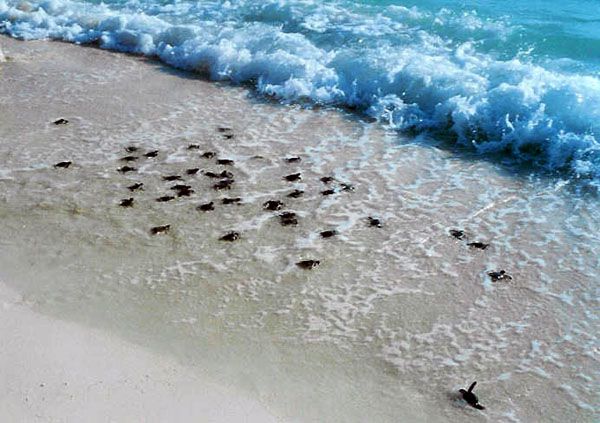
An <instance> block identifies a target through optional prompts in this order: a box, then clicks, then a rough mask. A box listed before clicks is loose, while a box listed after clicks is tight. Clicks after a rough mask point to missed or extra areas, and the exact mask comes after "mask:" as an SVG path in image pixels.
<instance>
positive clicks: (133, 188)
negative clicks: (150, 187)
mask: <svg viewBox="0 0 600 423" xmlns="http://www.w3.org/2000/svg"><path fill="white" fill-rule="evenodd" d="M143 186H144V184H143V183H141V182H138V183H137V184H133V185H129V186H128V187H127V189H128V190H129V191H137V190H140V189H143V188H142V187H143Z"/></svg>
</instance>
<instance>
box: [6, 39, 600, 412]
mask: <svg viewBox="0 0 600 423" xmlns="http://www.w3.org/2000/svg"><path fill="white" fill-rule="evenodd" d="M2 43H3V48H4V50H6V51H5V53H6V54H7V55H8V56H9V57H11V60H10V61H8V62H7V63H5V64H3V65H2V68H1V69H0V72H2V80H1V82H0V84H1V86H0V92H2V94H1V95H0V107H1V108H2V116H0V123H1V125H0V153H1V157H2V163H1V167H0V184H1V185H2V197H1V198H0V200H1V202H0V215H1V216H2V219H3V222H4V225H5V226H4V230H3V233H2V235H1V237H0V246H1V248H2V254H1V255H0V269H2V270H0V277H1V278H2V280H3V281H4V282H5V283H6V284H8V285H9V286H10V287H11V289H13V290H15V291H17V292H18V293H19V295H21V296H22V297H23V298H24V301H25V302H26V304H27V305H28V307H29V308H31V309H32V310H34V311H35V312H36V313H41V314H43V315H44V316H48V318H51V319H62V320H66V321H71V322H75V323H76V324H78V325H80V326H79V327H90V328H93V330H98V331H102V332H106V333H108V334H110V336H111V337H118V338H121V339H123V340H124V341H123V342H129V343H133V344H136V348H143V349H147V350H149V352H148V354H155V353H157V354H161V355H164V356H168V357H172V359H173V360H175V361H177V362H178V363H180V365H182V366H191V367H194V368H197V369H200V374H202V375H203V377H204V378H206V380H210V381H211V383H215V384H217V385H225V386H233V387H235V389H236V390H239V391H241V392H243V393H244V395H247V396H248V397H250V398H253V399H254V400H255V401H258V402H260V403H262V404H264V405H265V406H267V407H268V409H269V410H273V413H274V415H276V416H278V417H280V418H282V419H284V420H294V421H366V420H369V421H398V420H403V421H457V420H462V421H478V420H480V419H488V420H490V421H535V420H536V419H538V420H539V419H542V420H544V421H565V419H570V420H571V421H573V420H575V421H593V420H594V418H595V410H597V404H598V399H597V397H595V394H594V390H595V387H596V388H597V386H598V378H597V376H595V375H597V371H598V368H599V367H598V357H597V347H598V343H597V338H596V335H595V331H594V325H593V319H594V316H595V315H596V314H597V312H595V311H594V305H595V304H596V303H595V302H596V298H595V297H594V295H593V293H592V291H593V287H592V286H591V285H590V282H591V280H592V278H593V274H594V269H595V260H596V259H595V257H597V253H598V245H599V244H598V242H597V238H596V236H595V235H594V234H595V233H598V232H597V231H596V229H597V228H598V219H597V216H598V215H597V211H596V210H595V209H594V208H593V207H591V208H587V209H586V208H585V207H582V206H581V204H577V203H576V202H573V203H570V202H568V201H565V198H564V197H562V196H561V195H562V192H561V191H562V188H561V187H562V185H560V184H556V183H555V182H553V181H544V180H541V181H540V180H531V179H527V178H519V177H514V176H512V175H510V174H509V173H508V172H507V169H506V168H505V167H502V166H500V165H495V164H492V163H486V162H482V161H477V160H473V159H472V158H469V157H467V156H465V155H464V154H462V153H458V152H453V151H451V150H448V149H445V148H439V147H440V146H439V145H436V143H435V142H427V143H420V142H407V140H405V139H402V138H401V137H398V135H397V134H395V133H393V132H386V131H385V130H384V128H382V127H380V126H378V125H376V124H372V123H368V122H362V121H360V120H359V119H357V118H356V117H354V116H352V115H349V114H346V113H343V112H339V111H331V110H305V109H302V108H300V107H298V106H282V105H278V104H270V103H268V102H266V101H264V100H260V99H253V98H251V97H250V96H249V94H248V92H247V91H246V90H244V89H242V88H234V87H228V86H221V85H219V84H214V83H209V82H206V81H202V80H200V79H198V78H196V77H194V76H193V75H190V74H185V73H180V72H175V71H172V70H170V69H168V68H166V67H164V66H162V65H160V64H157V63H154V62H151V61H147V60H144V59H141V58H138V57H132V56H126V55H119V54H114V53H110V52H105V51H101V50H97V49H93V48H83V47H78V46H73V45H66V44H60V43H48V42H31V43H22V42H17V41H13V40H8V39H2ZM59 118H64V119H67V120H68V121H69V122H68V124H66V125H55V124H53V122H54V121H56V120H57V119H59ZM219 128H231V129H230V130H229V129H227V130H223V129H219ZM230 135H231V136H230ZM190 145H198V146H199V148H198V149H196V148H191V149H190V148H189V147H190ZM129 146H136V147H138V148H139V150H138V151H134V152H128V151H126V148H127V147H129ZM154 150H158V151H159V154H158V156H157V157H148V158H146V157H143V154H145V153H148V152H151V151H154ZM205 152H216V153H217V157H215V158H206V157H202V153H205ZM128 155H134V156H136V157H138V159H137V160H134V161H132V162H131V163H128V162H124V161H123V160H121V159H122V158H123V157H126V156H128ZM292 157H300V159H301V160H300V161H299V162H297V161H292V162H289V161H287V160H286V158H288V159H289V158H292ZM217 158H219V159H230V160H233V164H219V163H218V162H217V161H216V160H217ZM63 161H71V162H72V164H71V165H70V166H69V167H68V168H55V167H54V165H55V164H56V163H59V162H63ZM122 166H132V167H135V168H136V169H137V170H136V171H131V172H125V173H124V172H119V171H118V170H117V169H119V168H122ZM196 168H198V169H200V170H199V171H198V172H197V173H196V174H193V175H191V174H188V173H187V172H186V171H187V170H188V169H196ZM509 170H510V169H509ZM223 171H229V172H231V173H233V175H234V179H235V183H234V184H233V185H232V186H231V188H230V189H223V190H215V189H214V188H213V186H214V184H215V183H216V182H217V181H218V180H219V179H223V178H216V179H215V178H210V177H207V176H206V172H214V173H220V172H223ZM296 173H300V174H301V179H300V180H299V181H288V180H286V179H285V176H287V175H293V174H296ZM168 175H180V176H181V177H182V179H183V181H172V182H169V181H165V180H164V179H163V177H164V176H168ZM326 176H333V177H334V178H335V181H333V182H330V183H324V182H322V181H321V178H323V177H326ZM225 179H227V178H225ZM292 179H294V178H292ZM135 183H143V184H144V185H143V190H139V191H135V192H134V191H130V190H129V189H128V187H130V186H132V185H133V184H135ZM180 183H181V184H188V185H189V186H190V187H191V189H192V190H193V191H194V192H193V193H191V194H190V196H189V197H188V196H182V197H176V195H173V193H174V190H171V189H170V188H171V187H172V186H173V185H175V184H180ZM343 184H351V185H352V186H353V188H354V189H353V190H350V189H348V190H345V189H344V187H345V186H344V185H343ZM330 189H333V190H334V192H333V193H331V195H324V194H323V192H324V191H328V190H330ZM294 190H301V191H303V192H304V194H303V195H302V196H300V197H298V198H293V197H288V194H290V193H291V192H293V191H294ZM164 196H175V197H176V198H174V199H173V200H170V201H166V202H157V201H156V199H157V198H160V197H164ZM238 197H239V198H240V199H241V201H240V202H239V204H238V203H233V204H223V199H224V198H238ZM128 198H133V199H134V202H133V204H132V207H121V206H120V205H119V204H120V202H121V201H122V200H124V199H128ZM269 200H280V201H282V202H284V203H285V207H282V210H280V211H269V210H264V209H263V204H264V203H265V202H266V201H269ZM209 202H213V203H214V208H215V210H212V211H201V210H200V211H199V210H197V207H198V206H200V205H202V204H207V203H209ZM285 211H289V212H293V213H296V218H297V224H290V225H285V226H284V225H282V224H281V223H282V218H281V217H279V214H281V213H283V212H285ZM369 216H371V217H375V218H377V219H380V221H381V223H382V224H381V227H377V226H372V225H371V224H370V223H369V221H368V217H369ZM564 222H567V223H566V224H565V223H564ZM165 225H170V226H169V230H168V232H166V233H161V234H156V235H153V234H152V232H151V230H152V228H156V227H160V226H165ZM453 228H458V229H463V230H464V231H465V234H466V237H465V239H464V240H458V239H455V238H454V237H452V236H451V235H450V234H449V230H450V229H453ZM327 230H335V231H336V235H335V236H332V237H330V238H323V237H322V236H320V235H319V234H320V233H321V232H323V231H327ZM231 231H235V232H237V233H239V235H240V236H239V239H235V240H233V242H227V241H221V240H220V238H221V237H223V236H224V235H226V234H227V233H229V232H231ZM475 241H481V242H486V243H490V247H489V248H488V249H486V250H478V249H476V248H470V247H469V246H468V245H467V243H468V242H475ZM302 260H319V262H320V264H319V266H318V267H315V268H313V269H310V270H309V269H302V268H300V267H298V266H297V265H296V263H298V262H300V261H302ZM501 269H505V270H506V271H507V272H509V273H510V274H511V275H512V277H513V279H512V280H511V281H503V282H492V281H491V279H490V278H489V276H488V275H487V273H488V272H490V271H498V270H501ZM81 330H83V329H81ZM90 330H92V329H90ZM574 357H575V358H574ZM586 375H589V376H586ZM473 380H477V381H478V386H477V393H478V395H479V396H480V399H481V401H482V403H483V404H484V405H486V407H487V409H486V410H485V411H483V412H481V411H477V410H474V409H470V408H466V407H465V404H464V403H462V402H461V401H458V400H457V399H456V397H455V393H456V391H457V390H458V389H459V388H463V387H466V386H468V385H469V384H470V383H471V382H472V381H473Z"/></svg>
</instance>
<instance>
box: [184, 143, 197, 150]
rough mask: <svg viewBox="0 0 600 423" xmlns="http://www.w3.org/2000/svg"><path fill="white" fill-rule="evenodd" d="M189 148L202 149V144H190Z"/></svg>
mask: <svg viewBox="0 0 600 423" xmlns="http://www.w3.org/2000/svg"><path fill="white" fill-rule="evenodd" d="M187 149H188V150H200V146H199V145H198V144H190V145H188V146H187Z"/></svg>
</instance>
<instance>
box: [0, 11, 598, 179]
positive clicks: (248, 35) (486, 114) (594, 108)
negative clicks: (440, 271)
mask: <svg viewBox="0 0 600 423" xmlns="http://www.w3.org/2000/svg"><path fill="white" fill-rule="evenodd" d="M599 23H600V7H599V6H598V3H597V1H595V0H564V1H562V0H561V1H558V0H547V1H542V0H533V1H516V0H511V1H488V2H478V1H474V0H468V1H467V0H463V1H452V0H425V1H409V0H406V1H400V0H398V1H348V0H339V1H311V0H288V1H284V0H278V1H273V0H268V1H246V0H232V1H185V0H184V1H179V0H178V1H171V0H160V1H159V0H108V1H103V2H99V1H74V0H33V1H26V0H0V31H1V32H3V33H6V34H9V35H11V36H14V37H19V38H23V39H40V38H51V39H59V40H65V41H70V42H74V43H81V44H86V43H94V44H97V45H99V46H100V47H102V48H106V49H113V50H118V51H125V52H132V53H139V54H144V55H148V56H154V57H158V58H159V59H160V60H162V61H163V62H165V63H168V64H169V65H172V66H175V67H178V68H182V69H187V70H192V71H197V72H201V73H203V74H206V75H208V76H210V78H212V79H214V80H229V81H232V82H234V83H245V84H250V85H251V86H252V87H254V89H255V90H256V91H257V92H259V93H261V94H262V95H265V96H269V97H274V98H276V99H278V100H280V101H282V102H286V103H287V102H289V103H302V104H319V105H331V106H340V107H347V108H351V109H355V110H357V111H358V112H359V113H363V114H366V115H368V116H370V117H373V118H376V119H378V120H379V121H381V122H383V123H385V124H386V125H389V126H390V127H392V128H395V129H397V130H399V131H404V132H408V133H411V134H415V133H416V134H423V133H427V134H435V135H436V136H437V137H438V138H443V139H445V140H447V141H448V142H449V143H450V144H454V143H456V144H460V145H462V146H466V147H467V149H470V150H472V151H475V152H477V153H478V154H479V155H480V156H481V157H485V158H491V159H493V160H512V161H517V162H521V163H524V164H525V165H527V166H529V165H533V166H534V167H535V168H536V169H539V170H541V171H543V172H550V173H552V174H554V173H556V175H557V177H559V178H563V177H566V178H568V179H569V180H572V181H574V180H582V181H583V185H584V186H593V187H597V186H598V183H599V181H600V151H599V145H598V136H599V135H598V131H599V130H600V77H599V71H600V54H598V53H599V52H600V25H599Z"/></svg>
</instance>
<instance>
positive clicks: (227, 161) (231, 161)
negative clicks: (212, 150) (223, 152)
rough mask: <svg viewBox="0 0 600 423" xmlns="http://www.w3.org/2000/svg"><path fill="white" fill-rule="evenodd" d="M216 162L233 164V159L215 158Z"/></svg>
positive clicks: (225, 164) (227, 164) (224, 164)
mask: <svg viewBox="0 0 600 423" xmlns="http://www.w3.org/2000/svg"><path fill="white" fill-rule="evenodd" d="M217 164H220V165H223V166H233V164H234V161H233V160H231V159H217Z"/></svg>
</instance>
